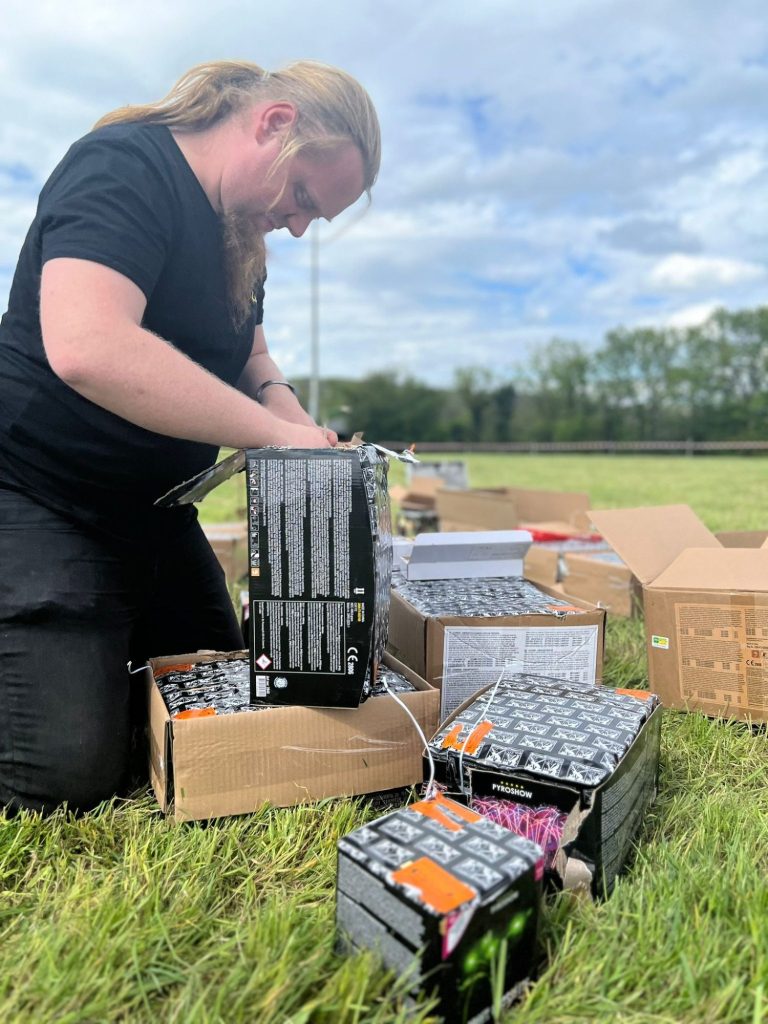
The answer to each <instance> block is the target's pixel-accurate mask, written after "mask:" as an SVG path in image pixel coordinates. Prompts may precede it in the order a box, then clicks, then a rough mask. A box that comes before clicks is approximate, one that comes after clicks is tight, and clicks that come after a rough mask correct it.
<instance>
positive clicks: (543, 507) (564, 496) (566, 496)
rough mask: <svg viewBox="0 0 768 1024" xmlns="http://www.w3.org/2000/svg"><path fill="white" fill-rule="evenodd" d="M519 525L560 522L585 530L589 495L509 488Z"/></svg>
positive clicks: (574, 492)
mask: <svg viewBox="0 0 768 1024" xmlns="http://www.w3.org/2000/svg"><path fill="white" fill-rule="evenodd" d="M508 493H509V494H510V496H511V497H512V499H513V500H514V502H515V505H516V507H517V514H518V516H519V518H520V522H521V523H523V522H524V523H540V522H561V523H566V524H568V525H569V526H571V527H577V528H578V529H582V530H583V529H585V528H586V527H587V523H586V519H585V515H586V514H588V512H589V495H588V494H581V493H579V492H576V491H530V490H523V489H522V488H520V487H510V488H509V490H508Z"/></svg>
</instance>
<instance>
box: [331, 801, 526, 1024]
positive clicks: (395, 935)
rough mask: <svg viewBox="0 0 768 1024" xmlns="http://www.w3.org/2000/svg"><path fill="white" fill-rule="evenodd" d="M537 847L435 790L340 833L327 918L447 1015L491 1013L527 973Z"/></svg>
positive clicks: (477, 1017) (350, 944) (346, 940)
mask: <svg viewBox="0 0 768 1024" xmlns="http://www.w3.org/2000/svg"><path fill="white" fill-rule="evenodd" d="M542 875H543V861H542V851H541V849H540V848H539V847H538V846H537V845H536V844H534V843H531V842H529V841H528V840H525V839H521V838H520V837H519V836H515V835H513V834H512V833H511V832H509V831H508V830H507V829H504V828H502V827H501V826H499V825H496V824H494V823H493V822H492V821H489V820H488V819H487V818H484V817H483V816H482V815H480V814H477V813H475V812H474V811H472V810H470V809H469V808H468V807H466V806H463V805H462V804H460V803H457V802H455V801H453V800H450V799H447V798H446V797H445V796H443V795H437V796H435V797H431V798H430V799H427V800H423V801H421V802H419V803H414V804H411V805H410V806H409V807H406V808H404V809H401V810H397V811H394V812H392V813H390V814H387V815H385V816H384V817H382V818H379V819H378V820H376V821H373V822H371V823H370V824H369V825H365V826H363V827H362V828H359V829H357V830H356V831H354V832H351V833H350V834H349V835H348V836H345V837H344V838H343V839H341V840H340V841H339V848H338V880H337V891H336V923H337V928H338V932H339V939H340V945H341V947H342V948H343V949H345V950H347V951H354V950H357V949H373V950H375V951H376V952H377V953H378V954H379V955H380V956H381V958H382V960H383V961H384V963H385V965H386V966H387V967H388V968H390V969H392V970H394V971H397V972H398V973H399V974H401V975H404V976H405V977H406V978H408V979H411V981H412V983H411V986H410V990H411V992H412V993H413V994H415V993H416V992H418V991H420V992H423V993H424V994H426V995H427V996H430V995H433V994H434V995H435V996H436V998H437V1012H438V1013H439V1014H440V1015H441V1016H442V1017H443V1018H444V1019H445V1020H446V1021H451V1022H454V1021H455V1022H472V1024H481V1022H483V1021H490V1020H496V1019H498V1017H499V1014H500V1013H501V1010H502V1009H503V1008H504V1007H505V1006H507V1005H509V1004H510V1003H511V1002H512V1001H513V1000H514V999H515V998H516V997H518V996H519V995H520V994H521V992H522V991H523V990H524V988H525V986H526V984H527V982H528V980H529V979H530V977H531V976H532V974H533V971H534V968H535V965H536V961H537V957H538V952H537V929H538V919H539V905H540V899H541V886H542V882H541V879H542Z"/></svg>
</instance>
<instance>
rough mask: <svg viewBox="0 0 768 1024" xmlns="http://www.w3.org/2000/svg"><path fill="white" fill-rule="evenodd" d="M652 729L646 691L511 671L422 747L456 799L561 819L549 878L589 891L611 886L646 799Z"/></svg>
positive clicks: (657, 725) (653, 783) (650, 784)
mask: <svg viewBox="0 0 768 1024" xmlns="http://www.w3.org/2000/svg"><path fill="white" fill-rule="evenodd" d="M638 698H640V699H642V701H643V705H644V706H643V707H642V708H640V706H639V704H640V701H639V700H638ZM635 706H637V708H638V710H637V711H635ZM643 718H645V720H644V721H643V720H642V719H643ZM630 722H632V723H633V724H632V726H631V727H630V725H629V724H628V723H630ZM640 722H642V724H640V725H639V728H638V724H637V723H640ZM660 735H661V708H660V706H659V705H658V703H657V702H656V700H655V697H654V696H653V695H652V694H649V693H645V692H640V691H631V690H619V691H614V690H610V689H608V688H604V687H586V688H581V687H579V688H576V687H571V686H569V685H568V684H566V683H562V682H561V681H560V680H555V679H546V678H543V677H541V676H531V675H518V676H511V677H510V678H509V679H505V680H503V681H502V682H501V683H499V684H494V685H493V686H489V687H487V688H486V689H484V690H483V691H481V692H480V693H478V694H476V695H475V696H474V697H473V698H472V699H470V700H468V701H467V702H466V703H465V704H463V705H462V707H460V708H459V709H457V711H456V712H455V713H454V714H453V715H451V716H450V718H448V719H447V721H445V722H443V723H442V724H441V726H440V729H439V731H438V733H437V735H436V736H435V737H433V738H432V740H430V745H429V746H430V750H431V752H432V755H433V758H434V760H435V769H436V772H435V778H436V780H437V782H438V783H441V784H442V785H444V786H445V787H446V788H447V791H448V793H449V794H450V795H452V796H454V797H455V798H456V799H460V800H463V801H465V802H467V803H469V804H471V803H472V801H473V800H474V799H475V798H479V799H481V800H483V799H487V798H489V797H490V798H492V799H496V800H498V799H501V800H510V801H512V802H514V803H517V804H523V805H525V806H529V807H534V808H535V807H542V806H544V807H554V808H557V809H558V810H559V811H561V812H563V814H565V815H567V817H566V819H565V822H564V827H563V831H562V838H561V840H560V845H559V849H557V852H556V854H555V856H554V860H553V864H552V868H551V879H552V881H554V882H555V884H556V885H557V886H558V887H563V888H566V889H574V890H586V891H588V892H589V893H590V894H591V895H592V896H595V897H599V896H605V895H608V894H609V893H610V892H611V890H612V888H613V885H614V882H615V880H616V877H617V875H618V874H619V872H620V871H621V869H622V867H623V866H624V864H625V863H626V861H627V859H628V857H629V856H630V854H631V851H632V848H633V841H634V838H635V836H636V835H637V832H638V830H639V828H640V825H641V824H642V820H643V817H644V814H645V812H646V810H647V808H648V806H649V805H650V803H651V802H652V800H653V798H654V797H655V794H656V789H657V783H658V771H659V751H660ZM622 751H623V752H622ZM424 771H425V774H426V773H427V772H428V771H429V762H428V760H427V758H426V757H425V760H424Z"/></svg>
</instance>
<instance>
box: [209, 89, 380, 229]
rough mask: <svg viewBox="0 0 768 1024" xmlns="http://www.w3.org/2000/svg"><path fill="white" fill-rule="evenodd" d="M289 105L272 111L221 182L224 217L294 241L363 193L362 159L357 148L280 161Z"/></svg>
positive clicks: (343, 146) (349, 146)
mask: <svg viewBox="0 0 768 1024" xmlns="http://www.w3.org/2000/svg"><path fill="white" fill-rule="evenodd" d="M286 106H287V105H278V104H275V105H274V106H273V107H268V108H267V112H266V113H265V114H263V115H262V116H261V118H260V120H259V121H258V122H257V127H256V130H254V132H253V133H252V136H251V139H250V140H249V144H248V145H246V146H245V147H243V149H242V150H241V151H240V152H239V154H238V156H237V158H236V159H235V160H234V161H233V162H232V163H230V165H229V167H228V170H227V173H226V175H225V178H224V179H223V180H222V192H221V199H222V207H223V210H224V212H225V213H229V214H234V215H235V216H237V217H238V219H241V220H243V219H244V220H245V221H246V222H247V223H250V224H251V225H252V226H253V227H254V228H255V229H256V230H257V231H259V232H261V233H262V234H266V233H267V232H268V231H274V230H279V229H281V228H287V229H288V230H289V231H290V233H291V234H292V235H293V236H294V237H295V238H300V237H301V235H303V234H304V232H305V231H306V230H307V228H308V227H309V225H310V223H311V222H312V221H313V220H315V219H317V218H320V217H322V218H324V219H325V220H329V221H330V220H332V219H333V218H334V217H335V216H337V214H339V213H341V211H342V210H345V209H346V208H347V207H348V206H351V205H352V203H354V202H356V201H357V200H358V199H359V198H360V196H361V195H362V193H363V182H364V173H363V158H362V155H361V154H360V151H359V150H358V148H357V146H355V145H354V144H353V143H351V142H350V143H343V144H341V145H339V146H336V147H334V148H333V149H329V150H320V151H315V152H311V153H309V152H299V153H298V154H297V155H296V156H294V157H290V158H289V159H288V160H286V161H285V162H284V163H279V162H278V157H279V156H280V152H281V150H282V145H283V141H284V138H285V134H286V132H287V130H288V128H289V127H290V124H291V123H292V121H291V120H286V121H280V120H279V119H278V118H279V114H280V112H281V111H282V109H283V108H284V107H286Z"/></svg>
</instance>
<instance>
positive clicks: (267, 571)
mask: <svg viewBox="0 0 768 1024" xmlns="http://www.w3.org/2000/svg"><path fill="white" fill-rule="evenodd" d="M387 466H388V464H387V458H386V456H385V455H384V454H382V451H381V450H379V449H378V448H377V446H376V445H369V444H366V445H355V446H353V447H347V448H342V447H338V448H333V449H304V450H302V449H295V448H253V449H247V450H244V451H237V452H235V453H234V454H233V455H232V456H230V457H229V458H228V459H224V460H223V461H222V462H219V463H217V464H216V465H215V466H212V467H210V468H209V469H207V470H204V471H203V472H202V473H200V474H198V475H197V476H196V477H195V478H194V479H193V480H190V481H187V482H186V483H184V484H181V485H180V486H178V487H176V488H174V489H173V490H172V491H170V492H169V493H168V494H167V495H165V496H164V497H163V498H161V499H160V501H158V502H157V504H158V505H159V506H161V507H166V506H170V505H175V504H184V503H187V504H188V503H190V502H193V501H199V500H201V499H202V498H203V497H204V496H205V495H206V494H208V493H209V492H210V491H211V490H213V488H214V487H217V486H218V485H219V483H221V482H222V481H223V480H226V479H228V478H229V477H231V476H232V475H233V474H234V473H237V472H241V471H243V470H245V486H246V499H247V508H248V545H249V556H248V561H249V591H250V602H251V609H250V640H251V644H250V652H251V672H252V676H251V682H252V700H254V701H256V700H264V701H265V702H267V703H270V704H301V705H304V706H312V707H357V706H358V704H359V703H360V700H361V698H363V697H364V696H365V695H366V693H367V692H368V689H369V688H370V683H371V680H372V679H373V677H374V676H375V672H376V666H377V664H378V662H379V661H380V660H381V657H382V655H383V653H384V648H385V644H386V633H387V616H388V606H389V588H390V579H391V573H392V550H391V533H392V527H391V522H390V513H389V496H388V491H387Z"/></svg>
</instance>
